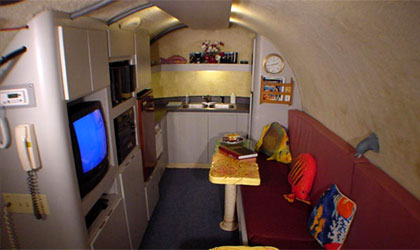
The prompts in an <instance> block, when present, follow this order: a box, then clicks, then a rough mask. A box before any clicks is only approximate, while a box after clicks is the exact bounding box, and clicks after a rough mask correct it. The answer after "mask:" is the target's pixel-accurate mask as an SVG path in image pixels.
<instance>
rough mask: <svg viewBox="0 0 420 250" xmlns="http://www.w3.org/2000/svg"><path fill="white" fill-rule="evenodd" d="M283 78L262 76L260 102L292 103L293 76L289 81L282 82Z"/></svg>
mask: <svg viewBox="0 0 420 250" xmlns="http://www.w3.org/2000/svg"><path fill="white" fill-rule="evenodd" d="M283 79H284V78H283ZM276 80H278V81H279V82H277V81H276ZM281 80H282V79H269V80H268V79H265V78H264V77H263V76H261V93H260V103H276V104H288V105H292V101H293V78H290V82H289V83H285V82H284V81H283V82H281Z"/></svg>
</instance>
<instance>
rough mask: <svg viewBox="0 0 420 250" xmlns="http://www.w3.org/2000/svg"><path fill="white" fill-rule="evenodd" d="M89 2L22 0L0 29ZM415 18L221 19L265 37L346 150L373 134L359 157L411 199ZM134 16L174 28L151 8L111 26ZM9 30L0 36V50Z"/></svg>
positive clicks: (306, 9)
mask: <svg viewBox="0 0 420 250" xmlns="http://www.w3.org/2000/svg"><path fill="white" fill-rule="evenodd" d="M174 2H176V1H175V0H174ZM94 3H97V0H61V1H56V0H27V1H23V2H21V3H17V4H13V5H10V6H3V7H0V11H1V13H0V14H1V19H0V26H1V28H5V27H14V26H19V25H24V24H26V22H28V21H29V19H30V18H32V17H33V16H34V15H36V14H37V13H39V12H41V11H42V10H45V9H55V10H60V11H64V12H68V13H72V12H75V11H78V10H80V9H83V8H85V7H88V6H90V5H92V4H94ZM144 4H147V2H146V1H144V0H129V1H118V2H113V3H111V4H109V5H107V6H105V7H103V8H102V9H99V10H96V11H93V12H90V13H89V14H88V15H87V16H90V17H92V18H96V19H99V20H102V21H103V22H105V23H106V22H107V21H108V20H110V19H111V18H113V17H115V16H118V15H119V14H121V13H124V12H126V11H128V10H130V9H133V8H135V7H138V6H141V5H144ZM419 13H420V2H419V1H275V0H236V1H233V6H232V13H231V16H230V17H231V19H230V21H231V22H233V23H235V24H238V25H241V26H243V27H245V28H248V29H250V30H252V31H254V32H256V33H257V34H260V35H263V36H265V37H267V38H268V39H269V40H270V41H271V42H272V43H273V44H274V45H275V46H276V47H277V48H278V49H279V50H280V51H281V52H282V54H283V55H284V56H285V57H286V59H287V61H288V63H289V65H290V66H291V68H292V69H293V71H294V74H295V76H296V78H297V79H296V80H297V82H298V83H299V87H300V92H301V96H302V105H303V108H304V110H305V111H306V112H307V113H309V114H311V115H312V116H314V117H315V118H316V119H318V120H319V121H321V122H322V123H323V124H325V125H326V126H327V127H328V128H330V129H331V130H332V131H334V132H335V133H337V134H338V135H339V136H340V137H342V138H344V139H345V140H346V141H348V142H349V143H350V144H352V145H353V146H356V145H357V143H358V142H359V141H360V140H361V139H363V138H364V137H365V136H367V135H369V134H370V132H375V133H376V134H377V135H378V137H379V141H380V144H381V152H380V153H379V154H376V153H372V152H368V153H367V154H366V156H367V157H368V158H369V159H370V160H371V161H372V162H373V163H374V164H376V165H378V166H379V167H381V168H382V169H384V170H385V171H386V172H387V173H388V174H389V175H391V176H393V177H394V178H395V179H396V180H397V181H398V182H400V183H401V184H402V185H403V186H405V187H406V188H407V189H408V190H409V191H411V192H412V193H413V194H414V195H415V196H417V198H420V190H419V189H418V187H419V184H420V154H419V152H420V146H419V145H420V129H419V128H420V98H419V97H420V60H419V58H420V46H418V45H419V44H420V29H419V26H420V15H419ZM133 16H138V17H140V19H141V20H142V21H141V25H140V28H143V29H146V30H148V31H149V33H150V35H151V38H153V37H155V36H157V35H158V34H160V33H161V32H163V31H165V30H167V29H170V28H171V27H174V26H177V25H180V24H181V23H180V21H179V20H178V19H176V18H174V17H172V16H170V15H169V14H167V13H166V12H164V11H162V10H160V9H158V8H157V7H150V8H146V9H143V10H141V11H139V12H137V13H135V14H133V15H131V16H129V17H125V18H124V19H121V20H119V21H118V22H117V23H115V24H121V23H123V22H125V21H127V20H128V19H129V18H131V17H133ZM14 34H15V31H8V32H1V33H0V41H1V47H0V51H3V50H4V48H5V46H6V45H7V43H8V42H9V41H10V39H11V37H12V36H13V35H14ZM416 152H417V153H416Z"/></svg>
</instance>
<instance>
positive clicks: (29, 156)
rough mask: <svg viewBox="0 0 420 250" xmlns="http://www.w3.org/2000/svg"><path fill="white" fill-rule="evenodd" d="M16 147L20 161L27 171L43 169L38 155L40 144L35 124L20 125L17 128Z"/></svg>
mask: <svg viewBox="0 0 420 250" xmlns="http://www.w3.org/2000/svg"><path fill="white" fill-rule="evenodd" d="M15 135H16V147H17V150H18V155H19V160H20V163H21V164H22V168H23V170H25V171H31V170H34V169H38V168H40V167H41V162H40V160H39V153H38V143H37V141H36V136H35V128H34V125H33V124H23V125H18V126H17V127H16V128H15Z"/></svg>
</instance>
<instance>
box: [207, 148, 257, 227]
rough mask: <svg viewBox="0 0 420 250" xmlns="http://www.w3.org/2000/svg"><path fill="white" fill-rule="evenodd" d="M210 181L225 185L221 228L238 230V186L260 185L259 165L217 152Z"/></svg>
mask: <svg viewBox="0 0 420 250" xmlns="http://www.w3.org/2000/svg"><path fill="white" fill-rule="evenodd" d="M209 180H210V182H211V183H214V184H224V185H225V211H224V216H223V221H222V222H220V228H222V229H223V230H225V231H234V230H236V229H237V228H238V223H237V221H236V219H235V205H236V185H250V186H258V185H260V182H261V180H260V174H259V171H258V164H257V163H255V162H249V161H241V160H236V159H234V158H232V157H229V156H226V155H224V154H222V153H219V152H218V150H217V151H216V152H215V153H214V155H213V158H212V162H211V167H210V172H209Z"/></svg>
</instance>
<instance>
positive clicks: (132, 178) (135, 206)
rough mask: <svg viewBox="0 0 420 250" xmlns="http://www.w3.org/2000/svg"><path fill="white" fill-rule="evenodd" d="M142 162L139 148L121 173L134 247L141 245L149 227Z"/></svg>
mask: <svg viewBox="0 0 420 250" xmlns="http://www.w3.org/2000/svg"><path fill="white" fill-rule="evenodd" d="M141 162H142V161H141V150H137V152H136V153H135V154H134V155H132V157H131V159H129V160H128V161H126V163H124V164H125V165H126V166H124V167H125V169H123V172H122V173H121V174H120V181H121V185H122V190H123V192H124V194H123V197H124V202H125V209H126V212H127V219H128V225H129V230H130V236H131V243H132V247H133V248H137V247H138V246H140V242H141V239H142V237H143V234H144V232H145V231H146V227H147V211H146V196H145V193H144V182H143V169H142V163H141Z"/></svg>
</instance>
